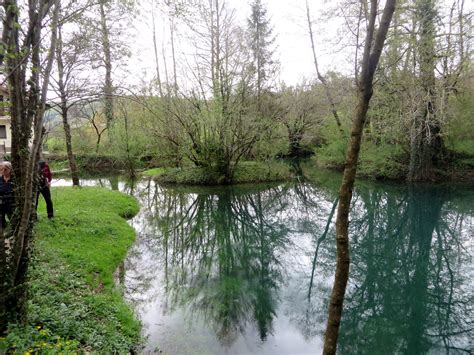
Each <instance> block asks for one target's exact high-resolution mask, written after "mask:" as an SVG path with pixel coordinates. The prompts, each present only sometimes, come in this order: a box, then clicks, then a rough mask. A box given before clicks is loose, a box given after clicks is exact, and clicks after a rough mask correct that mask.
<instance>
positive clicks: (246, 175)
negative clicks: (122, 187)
mask: <svg viewBox="0 0 474 355" xmlns="http://www.w3.org/2000/svg"><path fill="white" fill-rule="evenodd" d="M291 178H292V175H291V173H290V171H289V168H288V165H287V164H285V163H281V162H276V161H269V162H267V163H264V162H256V161H244V162H241V163H240V164H239V165H238V166H237V169H236V171H235V174H234V178H233V181H232V182H233V183H237V184H239V183H250V182H271V181H285V180H289V179H291ZM156 179H157V180H158V181H160V182H164V183H173V184H190V185H219V184H225V183H227V182H226V180H225V176H224V175H222V174H221V173H219V172H218V170H216V169H213V168H212V167H204V168H201V167H187V168H175V169H167V170H166V171H165V172H163V173H162V174H161V175H158V176H156Z"/></svg>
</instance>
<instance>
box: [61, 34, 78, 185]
mask: <svg viewBox="0 0 474 355" xmlns="http://www.w3.org/2000/svg"><path fill="white" fill-rule="evenodd" d="M62 50H63V41H62V27H61V25H59V26H58V43H57V46H56V63H57V65H58V86H59V88H58V89H59V95H60V97H61V115H62V118H63V127H64V135H65V138H66V151H67V158H68V161H69V169H70V170H71V178H72V185H73V186H79V175H78V171H77V164H76V159H75V157H74V154H73V150H72V139H71V127H70V125H69V121H68V111H69V106H68V102H67V93H66V88H65V84H64V63H63V56H62Z"/></svg>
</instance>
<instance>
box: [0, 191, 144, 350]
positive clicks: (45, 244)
mask: <svg viewBox="0 0 474 355" xmlns="http://www.w3.org/2000/svg"><path fill="white" fill-rule="evenodd" d="M52 196H53V201H54V204H55V218H54V219H53V220H51V221H50V220H47V219H46V217H45V208H44V203H42V204H40V207H39V222H38V224H37V226H36V242H35V252H34V257H33V260H32V263H31V265H32V268H31V269H30V290H31V291H30V302H29V313H28V324H27V325H26V326H18V325H11V326H10V331H9V334H8V336H7V337H6V338H5V339H3V340H2V341H0V353H2V347H3V351H5V350H6V349H9V351H11V352H15V353H16V352H18V353H24V352H27V351H30V352H39V353H56V352H66V353H67V352H76V351H81V352H82V351H84V352H88V351H89V352H90V351H92V352H97V353H129V352H130V351H133V350H136V349H137V347H138V346H139V344H140V340H141V339H140V323H139V322H138V321H137V320H136V319H135V317H134V315H133V312H132V310H131V309H130V307H129V306H128V305H127V304H126V303H125V302H124V300H123V297H122V295H121V292H120V290H118V289H117V288H116V287H115V286H114V280H113V278H114V276H113V275H114V272H115V270H116V269H117V267H118V266H119V265H120V263H121V262H122V261H123V259H124V258H125V255H126V253H127V250H128V248H129V247H130V246H131V245H132V243H133V241H134V239H135V232H134V230H133V228H132V227H131V226H129V225H128V224H127V222H126V221H125V220H124V218H129V217H132V216H133V215H135V214H136V213H137V212H138V210H139V206H138V203H137V201H136V200H135V199H134V198H133V197H130V196H127V195H124V194H122V193H119V192H116V191H109V190H106V189H101V188H68V187H65V188H53V189H52Z"/></svg>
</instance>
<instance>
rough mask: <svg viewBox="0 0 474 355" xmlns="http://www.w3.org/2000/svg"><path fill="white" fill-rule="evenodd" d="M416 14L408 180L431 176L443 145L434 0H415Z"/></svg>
mask: <svg viewBox="0 0 474 355" xmlns="http://www.w3.org/2000/svg"><path fill="white" fill-rule="evenodd" d="M415 15H416V20H417V22H418V24H419V28H418V35H417V41H416V52H417V57H416V58H417V64H418V71H419V83H418V84H419V85H420V91H419V95H418V105H417V107H416V109H415V112H414V113H413V121H412V126H411V131H410V164H409V170H408V180H409V181H416V180H423V179H426V178H428V177H430V175H431V174H432V170H433V167H434V164H435V163H436V161H437V160H438V159H439V158H440V157H441V154H442V152H443V149H444V144H443V139H442V135H441V133H442V132H441V124H440V120H439V117H438V115H437V109H436V79H435V66H436V48H435V37H436V28H435V21H436V18H437V11H436V0H416V1H415Z"/></svg>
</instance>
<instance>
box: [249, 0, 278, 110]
mask: <svg viewBox="0 0 474 355" xmlns="http://www.w3.org/2000/svg"><path fill="white" fill-rule="evenodd" d="M250 6H251V14H250V17H249V18H248V19H247V33H248V45H249V48H250V52H251V54H252V64H251V70H252V73H253V76H254V79H255V92H256V95H257V106H258V109H259V110H260V109H261V95H262V91H263V90H264V89H266V87H267V86H268V84H269V83H268V82H269V80H270V79H271V78H272V76H273V75H274V74H275V72H276V70H277V63H276V62H275V60H274V59H273V58H272V56H273V54H274V43H275V36H274V35H273V28H272V26H271V23H270V19H269V18H268V16H267V9H266V7H265V5H264V4H263V3H262V0H254V1H253V3H252V4H251V5H250Z"/></svg>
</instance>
